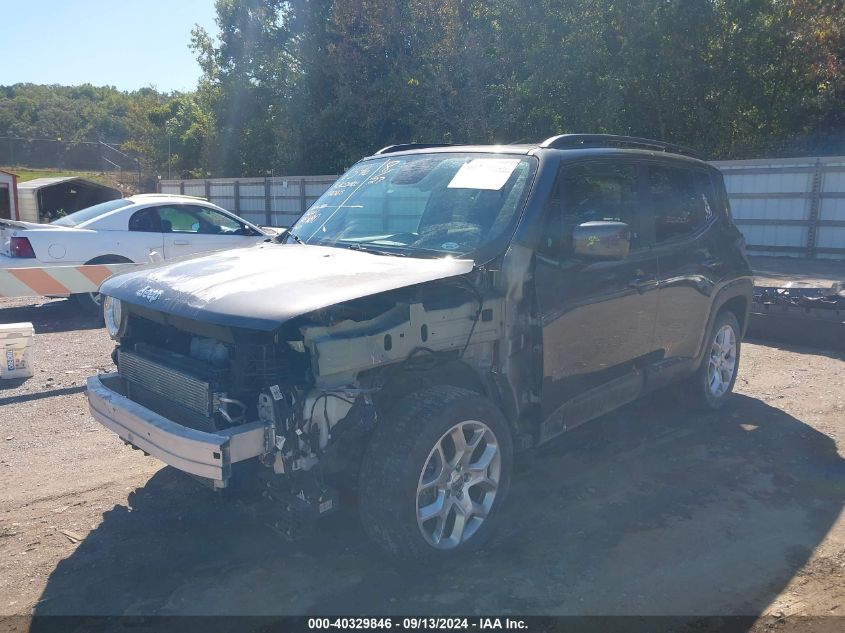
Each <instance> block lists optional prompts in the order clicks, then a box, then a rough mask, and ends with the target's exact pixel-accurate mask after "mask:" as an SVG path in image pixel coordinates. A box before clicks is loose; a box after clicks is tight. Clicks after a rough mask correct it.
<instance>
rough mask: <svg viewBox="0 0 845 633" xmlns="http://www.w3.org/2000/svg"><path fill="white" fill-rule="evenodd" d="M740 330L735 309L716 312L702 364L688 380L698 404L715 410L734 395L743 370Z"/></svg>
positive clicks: (694, 399)
mask: <svg viewBox="0 0 845 633" xmlns="http://www.w3.org/2000/svg"><path fill="white" fill-rule="evenodd" d="M740 332H741V329H740V327H739V322H738V321H737V320H736V316H735V315H734V313H733V312H730V311H728V310H723V311H722V312H719V314H717V315H716V319H715V321H714V323H713V327H712V328H711V330H710V332H709V334H708V338H707V347H706V348H705V349H704V359H703V360H702V361H701V366H700V367H699V368H698V370H697V371H696V372H695V373H694V374H693V375H692V376H691V377H690V378H689V379H688V381H687V393H688V395H689V397H690V399H691V401H692V402H693V404H694V406H695V407H696V408H698V409H702V410H705V411H708V410H709V411H714V410H716V409H719V408H721V407H723V406H724V405H725V404H726V403H727V401H728V400H729V399H730V396H731V393H732V392H733V388H734V383H736V376H737V372H738V370H739V357H740V348H741V340H740V336H741V334H740Z"/></svg>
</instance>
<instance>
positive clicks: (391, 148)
mask: <svg viewBox="0 0 845 633" xmlns="http://www.w3.org/2000/svg"><path fill="white" fill-rule="evenodd" d="M453 145H454V143H400V144H399V145H388V146H387V147H382V148H381V149H380V150H379V151H377V152H376V154H392V153H393V152H405V151H407V150H411V149H428V148H429V147H452V146H453Z"/></svg>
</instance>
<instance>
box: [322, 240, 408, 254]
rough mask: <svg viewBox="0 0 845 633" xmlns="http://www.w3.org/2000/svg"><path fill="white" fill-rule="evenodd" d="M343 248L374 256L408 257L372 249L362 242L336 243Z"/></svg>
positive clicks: (394, 252) (393, 252)
mask: <svg viewBox="0 0 845 633" xmlns="http://www.w3.org/2000/svg"><path fill="white" fill-rule="evenodd" d="M335 243H336V244H339V245H341V246H342V247H343V248H348V249H350V250H353V251H361V252H362V253H372V254H373V255H390V256H391V257H406V255H405V253H397V252H396V251H385V250H381V249H378V248H370V247H369V246H364V245H363V244H361V243H360V242H335Z"/></svg>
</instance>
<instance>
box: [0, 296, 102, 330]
mask: <svg viewBox="0 0 845 633" xmlns="http://www.w3.org/2000/svg"><path fill="white" fill-rule="evenodd" d="M25 322H31V323H32V325H33V326H34V327H35V333H36V334H53V333H55V332H70V331H73V330H95V329H97V328H101V327H103V322H102V319H101V318H99V317H98V316H97V315H95V314H88V313H86V312H85V311H84V310H83V309H82V308H80V307H79V306H78V305H77V304H76V302H75V301H72V300H70V299H58V300H55V301H48V302H46V303H39V304H33V305H26V306H12V307H0V323H25Z"/></svg>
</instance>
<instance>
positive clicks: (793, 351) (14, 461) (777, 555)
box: [0, 300, 845, 630]
mask: <svg viewBox="0 0 845 633" xmlns="http://www.w3.org/2000/svg"><path fill="white" fill-rule="evenodd" d="M0 320H2V321H3V322H16V321H32V322H33V323H34V324H35V327H36V332H37V334H36V341H35V354H36V367H37V373H36V375H35V377H34V378H31V379H29V380H26V381H6V382H4V383H2V384H0V425H2V430H0V482H2V484H1V485H0V615H3V614H6V615H12V614H30V613H36V614H48V615H49V614H86V615H90V614H126V615H149V614H184V613H195V614H238V613H250V614H325V613H336V614H352V613H363V614H384V613H397V614H399V613H416V614H420V613H442V614H455V613H463V614H466V613H473V612H475V613H487V614H489V613H494V614H506V613H518V614H527V613H542V614H585V613H586V614H603V615H613V614H643V615H655V614H683V615H689V614H700V615H707V614H718V615H729V614H744V615H760V614H768V615H772V616H773V619H771V620H770V622H780V620H777V618H780V617H781V616H783V615H786V616H791V615H804V616H829V615H837V614H839V615H841V614H842V612H843V611H845V606H843V604H845V516H843V513H842V507H843V502H845V460H843V453H844V452H845V424H843V423H845V386H843V385H845V362H843V355H842V354H838V353H833V352H825V351H820V350H814V349H808V348H790V347H770V346H765V345H762V344H759V343H753V342H752V343H747V344H746V345H745V346H744V348H743V357H742V361H741V365H740V377H739V380H738V382H737V389H736V391H737V395H735V396H734V398H733V400H732V402H731V403H730V405H729V406H727V407H726V408H725V409H724V410H723V411H721V412H719V413H718V414H706V415H704V414H701V415H700V414H695V415H694V414H690V413H689V412H688V411H686V410H685V409H684V408H683V407H682V406H679V403H678V402H677V401H676V400H675V399H674V398H673V397H671V394H670V395H661V396H659V397H652V398H649V399H647V400H644V401H642V402H639V403H636V404H634V405H632V406H628V407H626V408H624V409H622V410H620V411H617V412H615V413H613V414H611V415H608V416H605V417H603V418H601V419H600V420H597V421H595V422H593V423H590V424H587V425H584V426H583V427H580V428H578V429H576V430H574V431H572V432H571V433H569V434H567V435H566V436H564V437H563V438H561V439H560V440H559V441H557V442H555V443H554V444H553V445H552V446H549V447H545V448H543V449H541V450H539V451H537V452H536V454H534V456H533V457H534V459H531V460H524V461H525V462H526V464H525V465H524V466H523V467H522V468H521V470H520V471H519V473H518V474H517V475H516V477H515V481H514V485H513V490H512V493H511V496H510V499H509V505H510V508H509V517H510V518H509V520H508V521H507V524H506V526H505V529H504V530H503V534H502V535H501V537H500V538H499V539H498V541H497V542H496V543H495V544H494V546H493V547H492V548H491V549H489V550H488V551H486V552H484V553H481V554H478V555H474V556H469V557H466V558H463V559H461V560H460V561H452V562H450V564H449V565H444V566H435V565H432V564H430V563H429V564H424V565H421V566H415V567H410V566H407V565H406V566H394V565H392V564H390V563H389V562H387V561H385V560H384V559H382V558H380V557H379V556H378V555H376V554H375V553H374V552H373V551H372V549H371V548H370V546H369V545H368V543H367V542H366V541H365V540H364V538H363V535H362V532H361V529H360V527H359V526H358V523H357V520H356V515H355V512H354V510H352V509H350V508H347V509H345V510H342V511H341V512H339V513H338V514H336V515H334V516H332V517H331V518H327V519H325V520H324V521H323V522H322V523H320V524H318V527H317V529H316V530H315V531H314V533H313V534H312V535H311V536H309V537H308V538H306V539H304V540H301V541H298V542H296V543H292V544H291V543H287V542H285V541H283V540H281V539H280V538H279V537H278V536H277V535H276V534H275V533H274V532H273V531H272V530H270V529H269V528H268V527H267V526H265V524H264V523H263V522H262V521H261V520H259V519H256V518H255V515H254V514H253V513H250V512H247V511H245V509H244V508H243V507H242V506H241V505H238V504H237V503H234V502H232V501H231V500H228V499H219V498H217V497H216V496H215V495H214V494H213V493H212V492H211V491H209V490H206V489H204V488H201V487H199V486H198V485H197V484H196V483H195V482H194V481H193V480H191V479H189V478H187V477H185V476H183V475H181V474H180V473H178V472H175V471H173V470H172V469H169V468H164V467H162V464H161V463H159V462H157V461H156V460H154V459H152V458H148V457H144V456H143V455H142V454H141V453H140V452H138V451H133V450H131V449H130V448H128V447H126V446H124V445H123V444H122V443H121V442H120V441H119V440H118V439H117V437H116V436H115V435H113V434H112V433H110V432H108V431H106V430H105V429H103V428H101V427H100V426H99V425H98V424H97V423H96V422H95V421H94V420H93V419H92V418H91V417H90V416H89V414H88V410H87V404H86V400H85V395H84V392H83V385H84V381H85V378H86V377H87V376H89V375H92V374H94V373H97V372H98V371H102V370H105V369H107V368H110V367H111V366H112V365H111V360H110V358H109V354H110V352H111V349H112V344H111V341H110V340H109V339H108V337H107V336H106V334H105V332H104V331H103V330H102V329H99V328H98V327H97V326H96V323H94V322H91V321H90V320H86V319H85V318H82V317H80V316H79V315H78V314H77V313H76V312H75V310H74V307H73V306H72V305H71V304H70V303H69V302H67V301H64V300H54V301H44V300H42V301H26V300H20V301H16V300H5V301H0ZM8 621H9V620H8V619H7V622H8ZM813 621H814V620H813V619H810V620H802V626H801V628H802V629H807V628H808V627H809V628H813V627H811V626H810V625H809V623H811V622H813ZM829 621H830V620H829V619H825V620H818V622H829ZM0 624H2V618H0ZM767 626H768V625H767ZM773 626H774V625H773ZM0 628H1V627H0ZM778 630H782V629H778Z"/></svg>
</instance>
